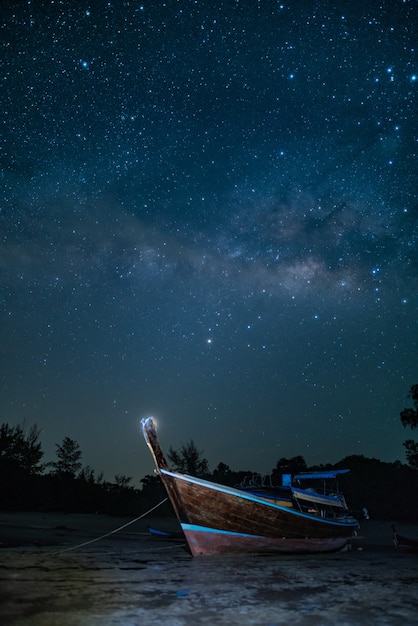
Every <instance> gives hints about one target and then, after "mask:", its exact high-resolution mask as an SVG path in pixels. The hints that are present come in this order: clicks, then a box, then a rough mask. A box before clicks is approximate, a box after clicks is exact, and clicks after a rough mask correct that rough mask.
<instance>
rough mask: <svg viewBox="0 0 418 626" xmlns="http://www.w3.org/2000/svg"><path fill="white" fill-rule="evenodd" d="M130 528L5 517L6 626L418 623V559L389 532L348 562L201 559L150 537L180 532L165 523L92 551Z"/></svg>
mask: <svg viewBox="0 0 418 626" xmlns="http://www.w3.org/2000/svg"><path fill="white" fill-rule="evenodd" d="M128 521H129V520H127V519H118V518H111V517H105V516H99V515H97V516H93V515H56V514H33V513H30V514H14V513H0V624H1V626H3V625H4V626H6V625H7V626H8V625H14V626H58V625H59V626H99V625H100V626H110V625H122V626H154V625H155V626H156V625H160V624H161V625H165V626H200V625H203V624H204V625H207V626H212V625H218V624H219V625H225V626H235V625H236V626H238V625H239V626H243V625H247V624H248V625H249V624H252V625H257V626H274V625H279V624H280V625H286V626H288V625H290V624H291V625H292V626H293V625H296V626H298V625H301V626H335V625H337V624H338V626H353V625H362V626H363V625H369V626H386V625H390V626H412V625H413V626H416V624H417V623H418V618H417V616H418V555H405V554H399V553H397V552H396V550H395V548H394V547H393V543H392V535H391V529H390V524H389V523H376V522H367V523H365V525H364V526H363V527H362V529H361V534H362V535H363V537H364V538H363V539H362V540H357V541H356V543H355V545H353V549H352V550H351V551H347V552H341V553H336V554H329V555H316V556H290V555H286V556H277V555H276V556H252V557H222V558H218V557H215V558H214V557H201V558H194V559H193V558H192V557H191V556H190V555H189V554H188V553H187V552H186V551H185V548H184V545H183V544H182V543H181V542H178V541H177V542H173V541H170V542H169V541H162V540H160V539H155V538H152V537H151V536H150V535H149V534H148V532H147V525H148V524H151V525H154V526H157V527H159V528H162V527H166V528H172V529H174V528H175V527H176V523H175V521H174V520H161V519H160V520H155V519H154V520H152V519H143V520H139V521H137V522H135V523H134V524H131V525H129V526H126V527H125V528H123V529H121V530H120V531H118V532H116V533H112V534H111V535H109V536H108V537H105V538H102V539H100V540H98V541H95V539H97V538H98V537H101V536H102V535H104V534H106V533H108V532H111V531H113V530H115V529H117V528H119V527H120V526H123V525H124V524H126V523H127V522H128ZM398 531H399V532H401V531H402V532H403V533H404V534H409V535H410V536H414V537H417V536H418V527H417V526H409V527H408V526H403V525H399V528H398ZM86 542H91V543H86ZM81 544H85V545H81Z"/></svg>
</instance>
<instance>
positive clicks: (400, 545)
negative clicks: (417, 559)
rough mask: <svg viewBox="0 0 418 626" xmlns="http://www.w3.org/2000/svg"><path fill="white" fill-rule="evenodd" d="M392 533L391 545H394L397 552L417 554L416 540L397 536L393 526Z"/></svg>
mask: <svg viewBox="0 0 418 626" xmlns="http://www.w3.org/2000/svg"><path fill="white" fill-rule="evenodd" d="M392 531H393V543H394V544H395V548H396V549H397V550H399V552H410V553H413V554H417V553H418V539H412V538H410V537H405V536H403V535H399V534H398V532H397V531H396V528H395V526H392Z"/></svg>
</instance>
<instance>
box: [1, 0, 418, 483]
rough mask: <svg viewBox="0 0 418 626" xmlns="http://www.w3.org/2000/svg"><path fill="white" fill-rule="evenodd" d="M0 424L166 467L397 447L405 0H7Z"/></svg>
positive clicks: (408, 102)
mask: <svg viewBox="0 0 418 626" xmlns="http://www.w3.org/2000/svg"><path fill="white" fill-rule="evenodd" d="M0 11H1V25H2V28H1V45H2V59H3V66H2V69H1V79H2V91H1V96H0V97H1V104H2V111H3V115H2V137H1V142H2V143H1V149H2V185H1V207H0V208H1V213H0V223H1V231H0V232H1V248H0V270H1V314H0V342H1V363H0V372H1V394H0V409H1V421H2V422H9V423H10V424H15V423H23V422H25V423H26V424H27V425H28V426H30V425H31V424H33V423H34V422H36V423H37V424H38V425H39V426H40V427H41V428H42V429H43V433H42V442H43V445H44V449H45V452H46V460H51V459H52V458H53V457H54V451H55V444H56V443H61V442H62V439H63V437H65V436H69V437H71V438H73V439H75V440H77V441H78V442H79V444H80V446H81V449H82V451H83V462H84V463H85V464H89V465H90V466H92V467H93V468H94V469H96V470H97V471H101V470H103V471H104V473H105V477H106V478H107V479H109V480H111V479H112V478H113V476H114V474H115V473H125V474H128V475H132V476H134V479H135V481H138V479H139V478H140V477H142V476H143V475H144V474H146V473H150V472H151V471H152V462H151V458H150V456H149V454H148V452H147V449H146V447H145V444H144V443H143V441H142V439H141V436H140V434H139V429H138V420H139V419H140V418H141V417H144V416H146V415H148V414H152V415H154V416H155V417H156V418H157V420H158V423H159V425H160V435H161V439H162V442H163V444H164V446H165V447H168V446H169V445H173V446H174V447H178V446H179V445H180V444H181V443H183V442H185V441H187V440H189V439H190V438H193V439H194V441H195V442H196V444H197V445H198V447H199V448H201V449H203V450H204V454H205V456H206V457H207V458H208V460H209V463H210V466H211V468H212V469H213V468H214V467H215V466H216V465H217V463H218V462H219V461H223V462H225V463H227V464H229V465H230V466H231V468H233V469H254V471H262V472H268V471H270V470H271V468H272V467H273V466H274V465H275V463H276V461H277V459H278V458H280V457H282V456H294V455H297V454H301V455H303V456H304V457H305V459H306V460H307V462H308V464H313V463H321V462H328V461H329V462H335V461H338V460H340V459H341V458H342V457H343V456H346V455H348V454H364V455H366V456H374V457H377V458H380V459H382V460H385V461H393V460H395V459H400V460H404V449H403V447H402V441H404V440H405V439H406V438H408V437H410V436H411V434H410V433H408V431H405V430H403V429H402V426H401V424H400V420H399V412H400V410H402V409H403V408H404V407H405V406H407V405H408V399H407V393H408V390H409V388H410V386H411V385H412V384H413V383H416V382H418V367H417V365H418V359H417V356H418V355H417V338H418V324H417V320H418V316H417V304H418V297H417V284H418V281H417V278H418V276H417V274H418V262H417V253H416V250H417V220H418V204H417V180H418V172H417V146H418V144H417V141H418V116H417V110H418V107H417V97H416V93H417V88H418V81H417V75H418V64H417V58H416V46H417V41H418V37H417V35H418V33H417V24H418V16H417V5H416V3H415V2H414V1H412V0H405V1H402V0H390V1H386V2H385V1H380V2H376V1H374V0H371V1H370V2H367V3H365V2H327V1H323V2H321V1H318V2H302V1H299V0H298V1H296V0H294V1H289V2H283V3H281V2H276V1H273V0H272V1H267V0H259V1H258V2H257V1H256V0H245V1H244V0H240V1H238V0H235V1H232V0H229V1H225V0H224V1H222V2H211V3H209V2H203V1H201V0H195V1H191V0H178V1H175V0H170V1H167V2H163V1H158V2H157V1H153V2H148V1H144V2H136V1H124V2H122V1H116V0H115V1H113V2H107V1H101V0H100V1H96V2H91V3H88V2H84V3H81V2H71V0H70V1H65V2H60V1H58V0H56V1H55V2H52V1H50V2H46V1H36V0H33V1H32V2H29V1H28V2H25V1H22V0H19V1H17V0H16V1H15V2H12V1H5V2H3V3H2V7H1V9H0Z"/></svg>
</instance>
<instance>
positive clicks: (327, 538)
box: [161, 470, 357, 556]
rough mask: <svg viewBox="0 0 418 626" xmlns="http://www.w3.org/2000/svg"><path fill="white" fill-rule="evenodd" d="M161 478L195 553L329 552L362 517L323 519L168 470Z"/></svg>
mask: <svg viewBox="0 0 418 626" xmlns="http://www.w3.org/2000/svg"><path fill="white" fill-rule="evenodd" d="M161 478H162V480H163V483H164V485H165V487H166V489H167V492H168V494H169V495H170V499H171V502H172V504H173V507H174V509H175V511H176V514H177V517H178V519H179V521H180V524H181V526H182V529H183V532H184V534H185V537H186V539H187V542H188V545H189V547H190V551H191V552H192V554H193V555H194V556H197V555H202V554H216V553H224V552H267V551H268V552H283V553H289V552H296V553H304V552H305V553H307V552H330V551H335V550H340V549H342V548H343V547H344V546H345V545H346V544H347V541H348V539H349V538H350V537H351V536H352V535H353V533H354V531H355V529H356V528H357V522H356V521H354V520H351V521H349V522H339V521H331V520H324V519H321V518H320V517H316V516H312V515H306V514H303V513H300V512H298V511H295V510H291V509H289V508H288V507H287V506H280V505H278V504H275V503H269V502H266V500H264V499H261V498H257V497H256V496H252V495H251V494H248V493H246V492H242V491H240V490H238V489H233V488H229V487H225V486H223V485H218V484H216V483H212V482H209V481H204V480H200V479H197V478H193V477H190V476H185V475H183V474H176V473H174V472H170V471H167V470H162V471H161Z"/></svg>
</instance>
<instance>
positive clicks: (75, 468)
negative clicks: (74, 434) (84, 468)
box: [50, 437, 82, 478]
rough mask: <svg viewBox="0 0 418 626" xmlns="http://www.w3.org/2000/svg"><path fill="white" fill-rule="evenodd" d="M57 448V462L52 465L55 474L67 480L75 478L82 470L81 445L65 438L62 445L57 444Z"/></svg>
mask: <svg viewBox="0 0 418 626" xmlns="http://www.w3.org/2000/svg"><path fill="white" fill-rule="evenodd" d="M55 445H56V447H57V453H56V454H57V461H53V462H52V463H50V465H51V467H53V468H54V472H53V473H54V474H55V475H57V476H61V477H66V478H75V477H76V475H77V474H78V473H79V472H80V470H81V456H82V453H81V450H80V446H79V444H78V443H77V442H76V441H74V439H70V437H64V439H63V442H62V445H59V444H58V443H57V444H55Z"/></svg>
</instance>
